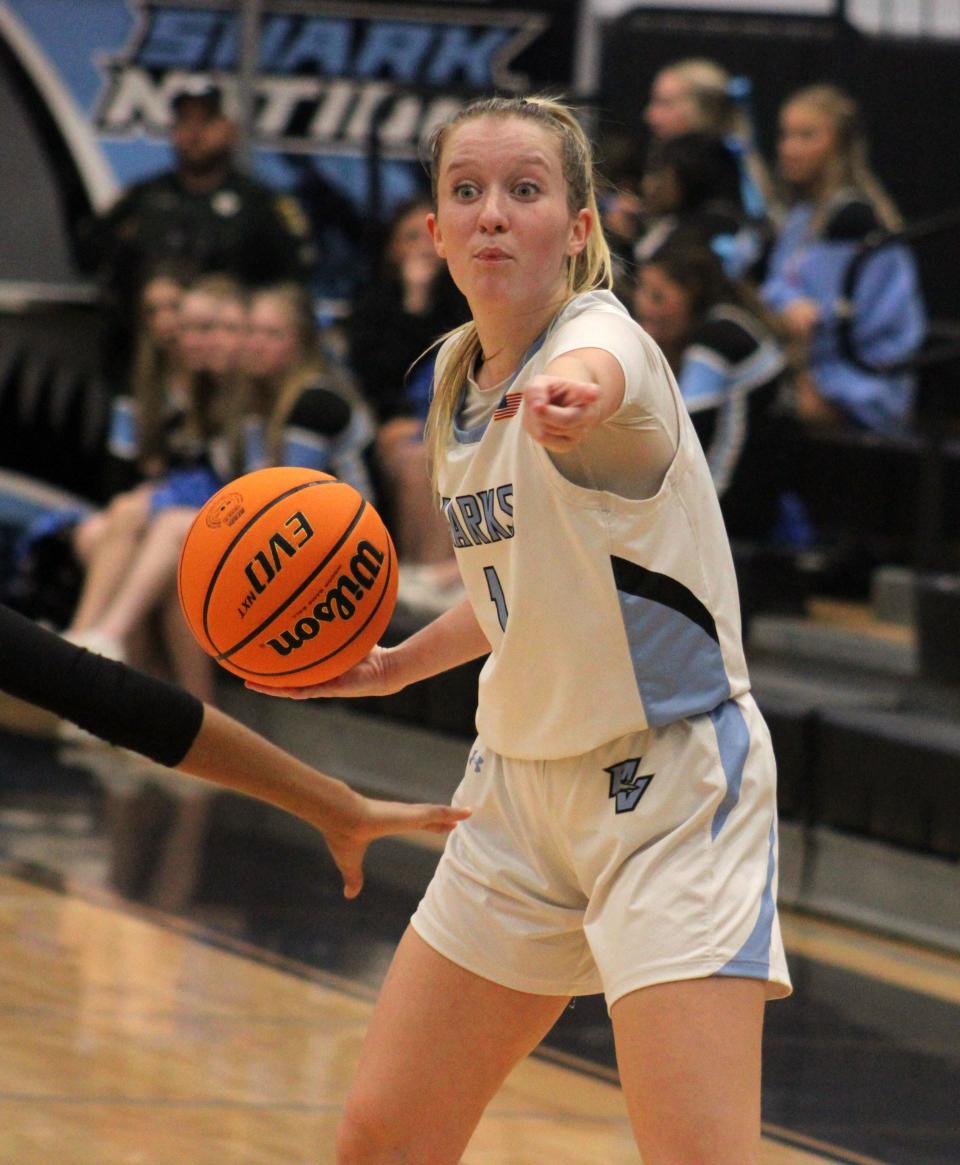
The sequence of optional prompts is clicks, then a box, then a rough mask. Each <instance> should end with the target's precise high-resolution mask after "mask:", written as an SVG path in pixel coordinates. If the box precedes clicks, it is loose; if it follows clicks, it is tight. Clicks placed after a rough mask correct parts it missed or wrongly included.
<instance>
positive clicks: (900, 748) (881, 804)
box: [814, 708, 960, 860]
mask: <svg viewBox="0 0 960 1165" xmlns="http://www.w3.org/2000/svg"><path fill="white" fill-rule="evenodd" d="M814 781H815V786H816V788H815V797H816V813H817V819H818V821H819V822H820V823H821V824H823V825H828V826H833V827H834V828H837V829H842V830H848V831H850V832H853V833H857V834H860V835H862V836H866V837H870V838H872V839H874V840H876V841H883V842H888V843H890V844H893V845H898V846H904V847H907V848H909V849H911V850H915V851H920V852H924V853H928V854H933V855H936V856H938V857H942V858H948V859H951V860H958V859H960V723H958V722H957V721H956V720H953V719H948V718H936V717H933V716H927V715H919V714H911V713H906V712H897V711H892V710H878V709H871V708H827V709H824V710H822V711H821V713H820V715H819V718H818V723H817V745H816V751H815V764H814Z"/></svg>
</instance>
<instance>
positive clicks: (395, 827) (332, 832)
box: [323, 797, 473, 898]
mask: <svg viewBox="0 0 960 1165" xmlns="http://www.w3.org/2000/svg"><path fill="white" fill-rule="evenodd" d="M358 800H359V815H358V817H357V818H356V820H351V821H350V822H348V823H345V824H344V825H343V826H342V827H338V828H335V829H331V827H330V825H329V824H325V825H324V829H323V833H324V837H325V839H326V843H327V846H328V848H329V850H330V853H331V855H332V856H333V860H334V861H335V862H336V863H337V869H338V870H339V871H340V873H341V875H342V877H343V896H344V897H345V898H356V896H357V895H358V894H359V893H360V891H361V889H362V888H363V859H364V856H365V855H366V852H367V847H368V846H369V845H370V843H371V842H372V841H376V839H377V838H378V837H388V836H389V835H391V834H395V833H409V832H411V831H412V830H416V829H423V830H426V831H427V832H428V833H449V832H450V830H451V829H453V828H454V827H455V826H456V824H457V822H458V821H463V820H464V819H465V818H467V817H469V816H470V814H471V813H472V812H473V810H472V809H467V808H454V807H453V806H452V805H405V804H403V803H402V802H399V801H377V800H373V799H371V798H369V797H358Z"/></svg>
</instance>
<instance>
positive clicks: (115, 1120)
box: [0, 733, 960, 1165]
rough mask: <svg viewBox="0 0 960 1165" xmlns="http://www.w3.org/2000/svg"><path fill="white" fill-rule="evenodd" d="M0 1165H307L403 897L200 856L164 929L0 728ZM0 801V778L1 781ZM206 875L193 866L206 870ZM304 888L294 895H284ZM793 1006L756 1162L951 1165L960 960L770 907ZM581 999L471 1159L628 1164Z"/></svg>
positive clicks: (786, 1010)
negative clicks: (352, 894) (347, 893)
mask: <svg viewBox="0 0 960 1165" xmlns="http://www.w3.org/2000/svg"><path fill="white" fill-rule="evenodd" d="M17 774H22V775H23V777H24V780H23V781H22V782H21V785H22V787H21V795H19V796H18V797H17V798H16V799H15V800H11V799H10V798H9V797H5V795H4V794H3V793H0V1045H2V1048H3V1053H2V1055H0V1165H54V1163H56V1165H128V1163H129V1165H182V1163H184V1162H189V1163H190V1165H207V1163H210V1165H213V1163H214V1162H216V1165H222V1163H224V1162H230V1163H231V1165H281V1163H283V1165H298V1163H304V1165H306V1163H308V1162H309V1163H310V1165H326V1163H328V1162H332V1161H333V1154H332V1137H333V1129H334V1127H335V1124H336V1120H337V1114H338V1110H339V1106H340V1104H341V1102H342V1100H343V1097H344V1094H345V1091H346V1088H347V1085H348V1082H349V1080H350V1077H351V1074H352V1070H353V1065H354V1063H355V1060H356V1056H357V1053H358V1049H359V1045H360V1041H361V1039H362V1035H363V1032H364V1029H365V1025H366V1022H367V1018H368V1016H369V1012H370V1007H371V1003H372V999H373V997H374V994H375V990H376V984H377V983H378V982H379V979H380V977H381V976H382V974H383V971H384V968H385V966H386V962H387V960H388V959H389V955H390V951H391V949H392V946H393V943H394V942H395V941H396V937H397V936H398V935H399V933H400V931H401V929H402V927H403V925H404V921H405V917H406V915H407V913H408V912H409V907H410V902H409V901H408V900H407V899H406V898H405V897H404V896H403V895H402V894H397V893H396V891H395V890H394V889H393V888H391V887H387V886H381V885H378V884H377V883H376V881H373V882H372V883H371V884H370V885H369V886H368V887H367V889H366V890H365V892H364V895H363V896H362V897H361V899H360V900H359V901H358V902H357V903H355V904H346V903H344V902H343V900H342V899H340V897H339V895H338V892H337V887H336V885H335V883H334V881H333V879H332V877H331V876H330V872H329V871H321V872H320V873H319V874H318V872H317V870H316V869H315V868H312V869H310V870H304V871H301V872H300V875H295V874H294V873H290V874H289V877H284V878H279V879H278V877H277V871H276V870H273V869H271V868H270V851H269V847H267V848H265V850H264V853H263V854H258V853H256V852H252V851H251V850H250V848H249V846H248V847H247V848H246V851H245V853H244V855H243V858H242V860H239V859H238V858H237V855H236V854H235V853H232V852H230V851H229V848H224V849H223V850H222V852H219V853H216V854H208V855H207V859H206V864H207V867H208V868H207V871H206V874H205V875H204V879H203V882H202V885H201V887H200V891H199V892H198V894H197V895H196V896H195V897H194V899H193V900H192V902H190V903H185V904H184V905H183V907H182V908H181V909H180V910H178V911H176V912H172V911H170V910H164V911H162V910H158V909H156V908H153V907H149V906H145V905H143V904H142V902H140V903H136V902H132V901H130V900H129V899H128V898H125V897H123V896H121V895H120V894H119V893H117V892H116V891H115V890H112V889H110V888H109V887H108V885H107V879H106V876H105V874H106V870H107V865H108V863H109V860H110V859H109V855H108V854H107V853H106V852H105V848H104V847H105V839H104V835H103V823H102V820H100V819H99V818H98V816H97V811H96V803H95V802H92V801H91V802H88V803H86V804H85V805H84V804H83V803H79V804H78V805H75V806H71V804H70V802H69V800H66V801H64V800H61V801H58V802H56V803H54V802H53V801H50V800H49V799H48V800H47V801H46V802H43V801H41V802H39V803H38V804H37V805H35V806H33V807H32V808H31V806H30V804H29V801H28V800H27V799H25V798H24V797H23V796H22V789H23V788H24V787H29V786H33V787H36V786H37V784H38V782H41V783H42V782H43V781H45V780H46V779H47V778H49V779H51V780H55V779H59V781H60V787H61V788H65V787H68V786H69V782H70V780H71V779H73V778H72V776H71V773H70V772H69V771H68V770H66V769H65V768H64V765H63V761H62V753H58V751H57V750H56V749H54V748H53V747H52V746H50V745H49V743H44V742H31V743H30V744H29V747H25V746H24V742H23V741H22V740H20V739H19V738H13V737H10V736H7V735H4V734H2V733H0V776H2V777H3V778H5V779H7V778H11V777H12V778H16V776H17ZM4 787H5V786H4V784H3V783H2V782H0V789H3V788H4ZM211 867H212V868H211ZM298 877H299V879H300V880H299V881H298V880H297V878H298ZM783 921H784V931H785V937H786V940H787V944H788V948H789V952H790V956H791V966H792V971H793V975H794V979H795V985H796V993H795V995H794V997H793V998H792V999H790V1000H788V1001H785V1002H783V1003H777V1004H773V1005H771V1006H770V1008H769V1009H768V1021H767V1032H766V1054H765V1083H764V1112H765V1137H764V1144H763V1156H762V1161H763V1165H813V1163H818V1162H834V1163H837V1162H839V1163H847V1165H947V1163H948V1162H952V1163H956V1162H957V1161H960V1103H958V1101H960V1089H958V1080H960V1071H958V1069H960V960H958V959H957V958H954V957H950V956H947V955H943V954H939V953H936V952H932V951H928V950H923V949H919V948H915V947H912V946H908V945H906V944H903V943H897V942H891V941H888V940H885V939H883V938H882V937H881V936H878V935H872V934H867V933H864V932H859V931H851V930H849V929H847V928H844V927H840V926H836V925H831V924H828V923H824V922H822V921H819V920H816V919H811V918H806V917H798V916H793V915H790V914H786V915H785V917H784V920H783ZM637 1161H638V1157H637V1154H636V1151H635V1150H634V1148H633V1145H632V1141H631V1138H630V1135H629V1130H628V1127H627V1123H626V1120H625V1116H624V1109H623V1104H622V1099H621V1097H620V1094H619V1092H618V1089H617V1086H616V1077H615V1073H614V1071H613V1068H612V1055H611V1049H610V1039H609V1029H608V1025H607V1023H606V1019H605V1016H604V1013H603V1008H602V1005H601V1003H600V1002H599V1001H598V1000H582V1001H579V1002H578V1003H577V1005H576V1006H575V1007H574V1008H571V1009H570V1010H569V1011H568V1012H567V1013H566V1014H565V1016H564V1018H563V1019H562V1020H561V1022H560V1024H558V1027H557V1031H556V1033H555V1035H554V1037H553V1038H552V1039H551V1042H550V1044H549V1045H548V1046H545V1047H544V1049H543V1050H542V1054H539V1055H537V1056H536V1057H533V1058H531V1059H530V1060H529V1061H527V1062H526V1063H524V1064H523V1065H521V1066H520V1067H519V1068H518V1069H517V1070H516V1071H515V1072H514V1074H513V1075H512V1076H511V1078H510V1079H509V1081H508V1082H507V1083H506V1085H505V1086H504V1088H503V1089H502V1091H501V1092H500V1094H499V1095H498V1096H497V1098H496V1100H495V1101H494V1103H493V1105H492V1106H491V1108H490V1110H489V1112H488V1113H487V1115H486V1117H485V1118H484V1120H483V1122H482V1124H481V1126H480V1128H479V1129H478V1131H477V1133H476V1135H475V1138H474V1140H473V1142H472V1143H471V1145H470V1148H469V1150H468V1152H467V1153H466V1155H465V1157H464V1162H465V1165H568V1163H569V1165H573V1163H577V1165H587V1163H590V1165H592V1163H597V1165H600V1163H603V1165H620V1163H624V1165H626V1163H627V1162H637Z"/></svg>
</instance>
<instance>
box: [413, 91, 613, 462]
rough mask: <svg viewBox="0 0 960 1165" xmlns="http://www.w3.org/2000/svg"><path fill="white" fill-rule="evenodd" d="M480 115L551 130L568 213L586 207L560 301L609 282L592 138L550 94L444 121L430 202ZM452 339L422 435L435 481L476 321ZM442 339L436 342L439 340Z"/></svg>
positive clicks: (476, 348)
mask: <svg viewBox="0 0 960 1165" xmlns="http://www.w3.org/2000/svg"><path fill="white" fill-rule="evenodd" d="M481 117H499V118H508V117H517V118H521V119H522V120H524V121H530V122H532V123H534V124H536V125H539V126H541V127H542V128H543V129H545V130H547V131H548V132H550V133H551V134H553V135H554V136H555V137H556V138H557V141H558V145H559V147H560V163H561V168H562V171H563V178H564V181H565V183H566V187H567V207H568V209H569V211H570V214H571V216H574V215H576V214H577V213H578V212H579V211H580V210H582V209H584V208H585V209H587V210H589V211H590V214H591V218H592V229H591V230H590V233H589V234H588V235H587V241H586V246H585V247H584V249H583V250H582V251H581V252H580V253H579V254H578V255H575V256H574V257H573V258H572V259H571V261H570V262H569V263H568V265H567V293H566V297H565V300H564V302H568V301H569V300H570V299H572V298H573V296H575V295H579V294H580V293H581V292H584V291H591V290H592V289H594V288H597V287H606V288H609V287H611V286H612V284H613V263H612V260H611V257H610V248H609V246H608V245H607V241H606V239H605V238H604V235H603V230H602V228H601V225H600V213H599V210H598V208H597V195H596V185H595V181H596V180H595V177H594V171H593V156H592V151H591V148H590V143H589V141H588V140H587V136H586V134H585V133H584V131H583V128H582V126H581V125H580V123H579V121H578V120H577V118H576V115H575V114H574V112H573V110H572V108H571V107H570V106H568V105H566V104H564V103H563V102H562V101H558V100H556V99H554V98H550V97H543V96H541V97H487V98H481V99H480V100H477V101H473V102H471V103H470V104H469V105H467V106H466V107H465V108H463V109H462V110H460V111H459V112H458V113H456V114H455V115H454V116H453V117H452V118H450V120H449V121H446V122H444V123H443V124H442V125H440V126H439V127H438V128H437V129H436V130H434V132H433V135H432V136H431V138H430V143H429V149H430V152H429V169H430V183H431V190H432V193H433V201H434V205H436V201H437V186H438V181H439V177H440V161H441V156H442V154H443V149H444V146H445V144H446V142H447V139H448V138H449V136H450V134H451V132H452V131H453V130H455V129H456V128H457V127H458V126H460V125H462V124H463V123H464V122H466V121H474V120H476V119H478V118H481ZM445 339H450V340H451V344H450V351H449V353H448V356H447V358H446V359H445V360H444V364H443V368H442V369H439V370H438V372H437V375H436V378H435V382H434V393H433V401H432V402H431V405H430V412H429V415H428V416H427V423H426V428H425V433H424V439H425V442H426V445H427V448H428V450H429V451H430V453H431V462H432V471H433V477H434V482H435V481H436V475H437V471H438V467H439V464H440V460H441V457H442V452H443V448H444V445H445V442H446V439H447V435H448V433H449V432H450V429H451V427H452V425H453V415H454V412H455V411H456V408H457V401H458V398H459V394H460V388H461V386H462V385H463V383H464V380H465V379H466V377H467V375H468V373H469V371H470V369H471V368H472V367H473V365H474V363H475V361H476V359H477V356H479V355H480V339H479V336H478V334H477V326H476V324H475V323H473V321H472V320H471V321H470V322H469V323H466V324H464V325H462V326H461V327H459V328H455V329H454V330H453V331H452V332H449V333H447V336H444V337H441V341H442V340H445ZM441 341H438V343H440V342H441Z"/></svg>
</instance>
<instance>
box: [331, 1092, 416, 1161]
mask: <svg viewBox="0 0 960 1165" xmlns="http://www.w3.org/2000/svg"><path fill="white" fill-rule="evenodd" d="M336 1150H337V1155H336V1165H385V1163H386V1162H388V1161H389V1162H391V1163H393V1162H396V1163H397V1165H399V1163H400V1162H404V1161H407V1160H408V1158H407V1157H405V1156H404V1155H403V1151H402V1148H401V1147H400V1146H399V1145H398V1144H397V1142H396V1139H395V1138H394V1137H393V1136H391V1132H390V1129H389V1128H388V1127H387V1125H386V1124H385V1122H384V1121H383V1120H382V1119H378V1118H377V1117H376V1116H374V1115H373V1109H372V1106H371V1107H368V1106H366V1105H357V1104H351V1103H350V1102H349V1101H348V1102H347V1107H346V1109H345V1110H344V1113H343V1116H342V1118H341V1120H340V1127H339V1128H338V1129H337V1146H336ZM409 1160H411V1161H412V1160H413V1159H412V1158H409Z"/></svg>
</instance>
